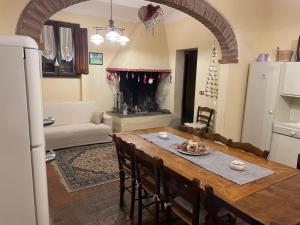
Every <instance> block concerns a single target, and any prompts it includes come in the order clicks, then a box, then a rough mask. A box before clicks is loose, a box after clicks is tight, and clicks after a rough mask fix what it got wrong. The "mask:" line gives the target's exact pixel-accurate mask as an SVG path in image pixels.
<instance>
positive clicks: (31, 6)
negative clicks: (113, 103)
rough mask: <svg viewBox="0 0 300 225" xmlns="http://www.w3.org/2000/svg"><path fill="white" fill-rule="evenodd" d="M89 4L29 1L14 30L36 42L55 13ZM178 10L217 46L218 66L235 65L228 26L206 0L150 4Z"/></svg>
mask: <svg viewBox="0 0 300 225" xmlns="http://www.w3.org/2000/svg"><path fill="white" fill-rule="evenodd" d="M84 1H88V0H54V1H49V0H31V1H30V2H29V3H28V4H27V5H26V7H25V8H24V10H23V12H22V14H21V16H20V18H19V20H18V24H17V27H16V34H19V35H27V36H30V37H32V38H33V39H35V40H37V41H38V40H39V38H40V33H41V31H42V27H43V25H44V23H45V22H46V21H47V20H48V19H49V18H50V17H51V16H52V15H54V14H55V13H56V12H58V11H60V10H62V9H64V8H66V7H68V6H71V5H73V4H76V3H79V2H84ZM151 1H153V2H156V3H160V4H164V5H167V6H170V7H173V8H175V9H178V10H180V11H182V12H184V13H186V14H188V15H190V16H192V17H194V18H195V19H197V20H198V21H199V22H201V23H202V24H203V25H204V26H206V27H207V28H208V29H209V30H210V31H211V32H212V33H213V34H214V36H215V37H216V39H217V40H218V42H219V45H220V48H221V51H222V59H221V60H220V63H223V64H228V63H238V44H237V40H236V37H235V34H234V32H233V30H232V28H231V26H230V24H229V22H228V21H227V20H226V19H225V18H224V17H223V15H221V13H219V12H218V11H217V10H216V9H215V8H214V7H213V6H212V5H210V4H209V3H208V2H206V1H205V0H151Z"/></svg>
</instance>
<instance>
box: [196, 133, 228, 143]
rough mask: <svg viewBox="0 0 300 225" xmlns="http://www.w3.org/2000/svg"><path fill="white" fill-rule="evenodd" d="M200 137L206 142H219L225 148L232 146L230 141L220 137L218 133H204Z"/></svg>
mask: <svg viewBox="0 0 300 225" xmlns="http://www.w3.org/2000/svg"><path fill="white" fill-rule="evenodd" d="M200 137H202V138H205V139H207V140H211V141H216V142H220V143H222V144H224V145H226V146H230V145H231V144H232V140H231V139H227V138H226V137H224V136H222V135H221V134H218V133H213V134H209V133H204V134H202V136H200Z"/></svg>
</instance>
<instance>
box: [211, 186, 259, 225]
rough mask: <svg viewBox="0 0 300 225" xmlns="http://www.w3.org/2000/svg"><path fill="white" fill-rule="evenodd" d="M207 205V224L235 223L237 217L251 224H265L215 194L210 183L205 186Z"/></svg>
mask: <svg viewBox="0 0 300 225" xmlns="http://www.w3.org/2000/svg"><path fill="white" fill-rule="evenodd" d="M205 194H206V205H207V210H208V215H207V217H206V219H207V220H206V224H207V225H234V224H236V218H239V219H241V220H243V221H244V222H246V223H248V224H251V225H263V224H262V223H260V222H259V221H257V220H255V219H253V218H252V217H250V216H248V215H247V214H245V213H243V212H242V211H240V210H239V209H237V208H235V207H234V206H232V205H231V204H229V203H228V202H226V201H224V200H223V199H222V198H220V197H218V196H217V195H215V194H214V191H213V188H212V187H211V186H209V185H207V186H206V187H205ZM222 211H223V212H226V213H227V214H226V215H219V214H220V212H222Z"/></svg>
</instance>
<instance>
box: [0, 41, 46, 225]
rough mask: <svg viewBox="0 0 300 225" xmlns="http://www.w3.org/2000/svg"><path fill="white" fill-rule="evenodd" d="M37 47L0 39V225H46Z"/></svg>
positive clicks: (28, 43) (28, 42) (39, 69)
mask: <svg viewBox="0 0 300 225" xmlns="http://www.w3.org/2000/svg"><path fill="white" fill-rule="evenodd" d="M40 61H41V60H40V53H39V50H38V47H37V44H36V42H35V41H34V40H32V39H31V38H29V37H22V36H0V144H1V145H0V149H1V150H0V152H1V154H0V224H1V225H49V209H48V191H47V175H46V163H45V144H44V130H43V122H42V121H43V120H42V118H43V116H42V115H43V114H42V94H41V64H40Z"/></svg>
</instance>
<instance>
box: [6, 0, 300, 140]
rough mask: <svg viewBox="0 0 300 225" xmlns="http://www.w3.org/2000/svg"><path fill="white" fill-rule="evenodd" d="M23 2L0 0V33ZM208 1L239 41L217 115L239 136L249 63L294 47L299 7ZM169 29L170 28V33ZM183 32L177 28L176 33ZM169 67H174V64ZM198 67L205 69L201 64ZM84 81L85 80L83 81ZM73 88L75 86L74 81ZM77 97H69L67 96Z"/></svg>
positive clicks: (223, 77) (280, 2)
mask: <svg viewBox="0 0 300 225" xmlns="http://www.w3.org/2000/svg"><path fill="white" fill-rule="evenodd" d="M26 2H27V1H26V0H17V1H6V0H1V1H0V10H1V11H0V34H13V33H14V30H15V26H16V22H17V20H18V15H19V13H20V12H21V10H22V9H23V8H24V6H25V4H26ZM210 2H211V3H212V4H213V5H214V6H215V7H216V8H217V9H218V10H219V11H220V12H222V13H223V14H224V15H225V17H226V18H227V19H228V20H229V22H230V23H231V24H232V27H233V29H234V31H235V33H236V36H237V40H238V44H239V52H240V54H239V58H240V63H239V64H236V65H221V66H220V95H219V100H218V112H219V117H218V125H217V129H218V131H220V132H222V133H223V134H224V135H226V136H228V137H231V138H234V139H239V137H240V133H241V126H242V117H243V106H244V98H245V90H246V89H245V88H246V80H247V70H248V64H249V63H250V62H252V61H253V60H254V59H255V57H256V56H257V55H258V53H259V52H261V51H262V50H263V51H272V50H273V51H274V49H275V48H276V46H277V45H279V46H280V47H281V48H291V47H293V48H294V47H295V43H296V42H295V41H296V40H297V38H298V35H299V29H298V27H299V25H300V22H298V21H299V20H298V11H299V10H300V2H299V1H295V0H251V1H246V0H243V1H237V0H226V1H224V0H210ZM191 29H192V28H191ZM171 30H172V29H171V28H170V30H169V34H170V33H171ZM167 33H168V29H167ZM182 33H183V32H182V31H181V30H180V29H178V32H177V35H179V34H182ZM191 37H192V36H190V37H189V38H188V39H186V40H185V42H186V43H188V42H189V41H191ZM182 42H184V40H182ZM188 45H189V44H188ZM193 47H195V46H193ZM169 48H170V47H169ZM182 48H186V46H182ZM199 54H201V51H199ZM108 55H109V54H108ZM174 55H175V53H174V54H173V56H172V55H171V56H170V59H171V60H170V61H171V64H172V62H174V57H175V56H174ZM199 56H200V55H199ZM104 57H105V58H106V57H107V55H106V54H105V55H104ZM108 57H109V56H108ZM172 58H173V59H172ZM171 66H173V67H174V63H173V65H171ZM201 69H204V66H203V68H201ZM95 70H96V73H98V72H101V68H99V69H95ZM99 77H100V78H99ZM99 77H96V74H95V75H92V76H90V77H89V78H87V77H86V78H87V79H89V82H90V83H91V84H93V79H95V80H98V79H99V80H98V82H100V80H101V79H104V77H102V76H99ZM103 81H104V80H103ZM197 82H198V81H197ZM74 83H75V82H74ZM83 83H84V82H83ZM85 84H88V83H87V82H85ZM87 86H89V85H86V86H85V85H84V84H83V85H82V87H83V88H82V95H83V96H86V97H85V98H89V97H90V96H91V95H93V94H91V93H90V92H93V90H94V88H93V89H92V90H91V89H90V88H87ZM76 87H77V88H78V85H77V84H76ZM84 93H86V94H84ZM76 96H77V95H74V96H70V98H73V97H76ZM77 97H78V96H77ZM171 104H173V105H174V100H171Z"/></svg>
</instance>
